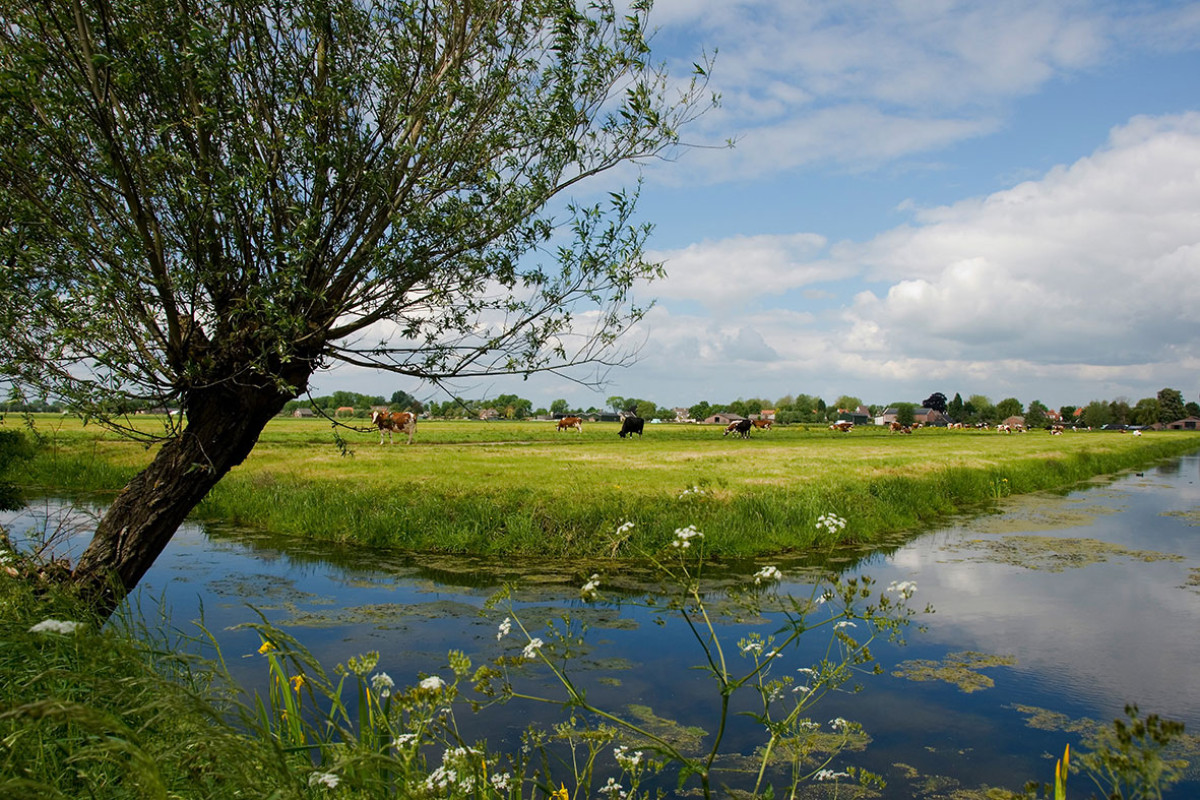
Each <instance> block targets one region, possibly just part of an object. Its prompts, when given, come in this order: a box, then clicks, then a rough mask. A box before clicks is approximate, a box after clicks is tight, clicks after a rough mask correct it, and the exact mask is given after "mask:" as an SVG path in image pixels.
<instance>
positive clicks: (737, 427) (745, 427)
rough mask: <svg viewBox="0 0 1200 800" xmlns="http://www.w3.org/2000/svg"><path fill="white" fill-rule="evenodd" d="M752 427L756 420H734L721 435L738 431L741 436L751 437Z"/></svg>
mask: <svg viewBox="0 0 1200 800" xmlns="http://www.w3.org/2000/svg"><path fill="white" fill-rule="evenodd" d="M752 428H754V420H749V419H738V420H734V421H733V422H731V423H729V424H728V425H726V426H725V432H724V433H722V434H721V435H722V436H728V435H729V434H731V433H736V434H737V435H738V436H741V437H742V438H743V439H749V438H750V431H751V429H752Z"/></svg>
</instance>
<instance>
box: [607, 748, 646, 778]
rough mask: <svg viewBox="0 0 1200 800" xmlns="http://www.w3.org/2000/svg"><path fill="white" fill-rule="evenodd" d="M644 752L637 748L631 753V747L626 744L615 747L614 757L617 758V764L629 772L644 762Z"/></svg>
mask: <svg viewBox="0 0 1200 800" xmlns="http://www.w3.org/2000/svg"><path fill="white" fill-rule="evenodd" d="M642 756H643V753H642V751H641V750H635V751H634V752H633V754H632V755H631V754H630V753H629V748H628V747H626V746H625V745H621V746H619V747H615V748H613V757H614V758H616V759H617V764H618V765H619V766H620V767H621V769H624V770H626V771H629V772H633V771H634V770H635V769H637V768H638V767H639V766H641V763H642Z"/></svg>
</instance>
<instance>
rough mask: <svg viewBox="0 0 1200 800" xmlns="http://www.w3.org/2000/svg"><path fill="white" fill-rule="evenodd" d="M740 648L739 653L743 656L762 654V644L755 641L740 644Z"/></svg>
mask: <svg viewBox="0 0 1200 800" xmlns="http://www.w3.org/2000/svg"><path fill="white" fill-rule="evenodd" d="M740 648H741V651H742V653H743V654H746V653H749V654H753V655H759V654H760V653H762V649H763V643H762V642H760V641H756V640H755V641H749V642H745V643H743V644H741V645H740Z"/></svg>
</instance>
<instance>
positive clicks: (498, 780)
mask: <svg viewBox="0 0 1200 800" xmlns="http://www.w3.org/2000/svg"><path fill="white" fill-rule="evenodd" d="M488 780H490V781H491V782H492V788H493V789H495V790H496V791H497V792H501V793H505V794H507V793H508V785H509V782H510V781H512V775H511V774H510V773H507V772H505V773H504V774H502V775H493V776H492V777H490V778H488Z"/></svg>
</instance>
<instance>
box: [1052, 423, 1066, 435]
mask: <svg viewBox="0 0 1200 800" xmlns="http://www.w3.org/2000/svg"><path fill="white" fill-rule="evenodd" d="M1062 432H1063V426H1062V425H1051V426H1050V435H1051V436H1061V435H1062Z"/></svg>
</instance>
